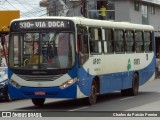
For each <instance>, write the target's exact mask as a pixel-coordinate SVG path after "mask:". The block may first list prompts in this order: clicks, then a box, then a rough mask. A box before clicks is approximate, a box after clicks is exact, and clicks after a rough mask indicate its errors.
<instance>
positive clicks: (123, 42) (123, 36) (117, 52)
mask: <svg viewBox="0 0 160 120" xmlns="http://www.w3.org/2000/svg"><path fill="white" fill-rule="evenodd" d="M115 31H122V33H123V34H122V40H116V37H115ZM124 33H125V30H124V29H114V52H115V53H116V54H124V53H125V34H124ZM116 42H122V44H121V45H123V47H124V48H123V47H122V46H121V48H123V51H116V50H117V47H116Z"/></svg>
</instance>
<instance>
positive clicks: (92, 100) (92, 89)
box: [88, 80, 98, 105]
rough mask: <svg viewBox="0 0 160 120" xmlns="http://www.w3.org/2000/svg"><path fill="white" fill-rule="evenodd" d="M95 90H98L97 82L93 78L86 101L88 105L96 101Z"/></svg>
mask: <svg viewBox="0 0 160 120" xmlns="http://www.w3.org/2000/svg"><path fill="white" fill-rule="evenodd" d="M97 92H98V88H97V83H96V81H95V80H93V82H92V86H91V94H90V96H89V98H88V102H89V104H90V105H93V104H95V103H96V101H97Z"/></svg>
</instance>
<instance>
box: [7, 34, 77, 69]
mask: <svg viewBox="0 0 160 120" xmlns="http://www.w3.org/2000/svg"><path fill="white" fill-rule="evenodd" d="M74 38H75V37H74V34H73V33H66V32H46V33H25V34H23V35H22V36H20V35H19V34H12V35H11V38H10V49H9V50H10V51H9V65H10V67H12V68H13V67H16V68H22V67H23V69H63V68H71V67H73V65H74V63H75V49H74Z"/></svg>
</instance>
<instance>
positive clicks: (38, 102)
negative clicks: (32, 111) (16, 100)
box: [32, 98, 45, 106]
mask: <svg viewBox="0 0 160 120" xmlns="http://www.w3.org/2000/svg"><path fill="white" fill-rule="evenodd" d="M44 102H45V98H32V103H33V104H34V105H35V106H42V105H43V104H44Z"/></svg>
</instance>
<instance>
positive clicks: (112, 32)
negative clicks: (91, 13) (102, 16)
mask: <svg viewBox="0 0 160 120" xmlns="http://www.w3.org/2000/svg"><path fill="white" fill-rule="evenodd" d="M103 29H104V30H105V32H104V34H105V39H103V37H102V48H103V53H104V54H114V30H113V28H102V34H103ZM106 30H107V31H110V32H111V36H110V38H111V39H110V40H108V39H107V40H106V36H107V35H106ZM102 36H103V35H102ZM105 42H107V45H106V46H107V49H106V50H107V52H105V50H104V49H105V48H104V47H105V46H104V44H105ZM108 42H110V43H111V46H112V48H111V49H112V50H111V49H110V50H109V51H110V52H108Z"/></svg>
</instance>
